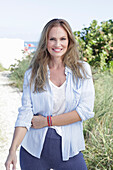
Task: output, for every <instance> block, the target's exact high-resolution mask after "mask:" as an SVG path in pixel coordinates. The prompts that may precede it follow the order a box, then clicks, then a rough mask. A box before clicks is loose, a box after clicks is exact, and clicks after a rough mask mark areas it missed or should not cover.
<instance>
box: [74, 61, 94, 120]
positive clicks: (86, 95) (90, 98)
mask: <svg viewBox="0 0 113 170" xmlns="http://www.w3.org/2000/svg"><path fill="white" fill-rule="evenodd" d="M85 68H86V71H87V73H88V76H87V78H85V79H83V80H82V89H81V96H80V100H79V103H78V105H77V107H76V111H77V113H78V114H79V116H80V118H81V119H82V121H85V120H87V119H89V118H92V117H93V116H94V112H93V108H94V99H95V90H94V84H93V79H92V73H91V68H90V66H89V64H85Z"/></svg>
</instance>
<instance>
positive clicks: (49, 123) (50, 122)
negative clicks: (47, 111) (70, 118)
mask: <svg viewBox="0 0 113 170" xmlns="http://www.w3.org/2000/svg"><path fill="white" fill-rule="evenodd" d="M51 117H52V115H51V116H47V122H48V126H49V127H50V126H52V119H51Z"/></svg>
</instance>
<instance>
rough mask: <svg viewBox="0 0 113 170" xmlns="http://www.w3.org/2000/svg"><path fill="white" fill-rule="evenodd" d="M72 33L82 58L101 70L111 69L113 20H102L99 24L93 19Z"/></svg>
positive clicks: (112, 59) (112, 60) (112, 68)
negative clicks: (88, 24)
mask: <svg viewBox="0 0 113 170" xmlns="http://www.w3.org/2000/svg"><path fill="white" fill-rule="evenodd" d="M74 35H75V38H76V40H77V41H78V43H79V51H80V55H81V56H82V57H83V59H84V60H86V61H88V62H89V64H90V65H92V66H95V67H100V68H101V69H102V70H104V69H106V68H109V69H111V71H113V20H108V21H103V22H101V24H100V25H98V23H97V21H96V20H93V21H92V23H91V24H90V26H89V27H88V28H86V27H85V28H83V29H82V31H75V32H74Z"/></svg>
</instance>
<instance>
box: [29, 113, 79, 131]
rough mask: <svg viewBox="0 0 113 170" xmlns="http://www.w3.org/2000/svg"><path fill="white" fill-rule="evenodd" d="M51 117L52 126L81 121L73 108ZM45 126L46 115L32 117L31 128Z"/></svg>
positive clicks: (46, 124)
mask: <svg viewBox="0 0 113 170" xmlns="http://www.w3.org/2000/svg"><path fill="white" fill-rule="evenodd" d="M51 119H52V126H63V125H68V124H72V123H75V122H78V121H81V118H80V116H79V114H78V113H77V112H76V111H75V110H74V111H72V112H68V113H64V114H61V115H57V116H53V117H52V118H51ZM46 126H48V123H47V118H46V117H44V116H42V115H39V116H34V117H33V119H32V126H31V127H32V128H35V129H40V128H43V127H46Z"/></svg>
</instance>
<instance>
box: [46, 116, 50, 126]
mask: <svg viewBox="0 0 113 170" xmlns="http://www.w3.org/2000/svg"><path fill="white" fill-rule="evenodd" d="M47 122H48V126H49V127H50V123H49V116H47Z"/></svg>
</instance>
